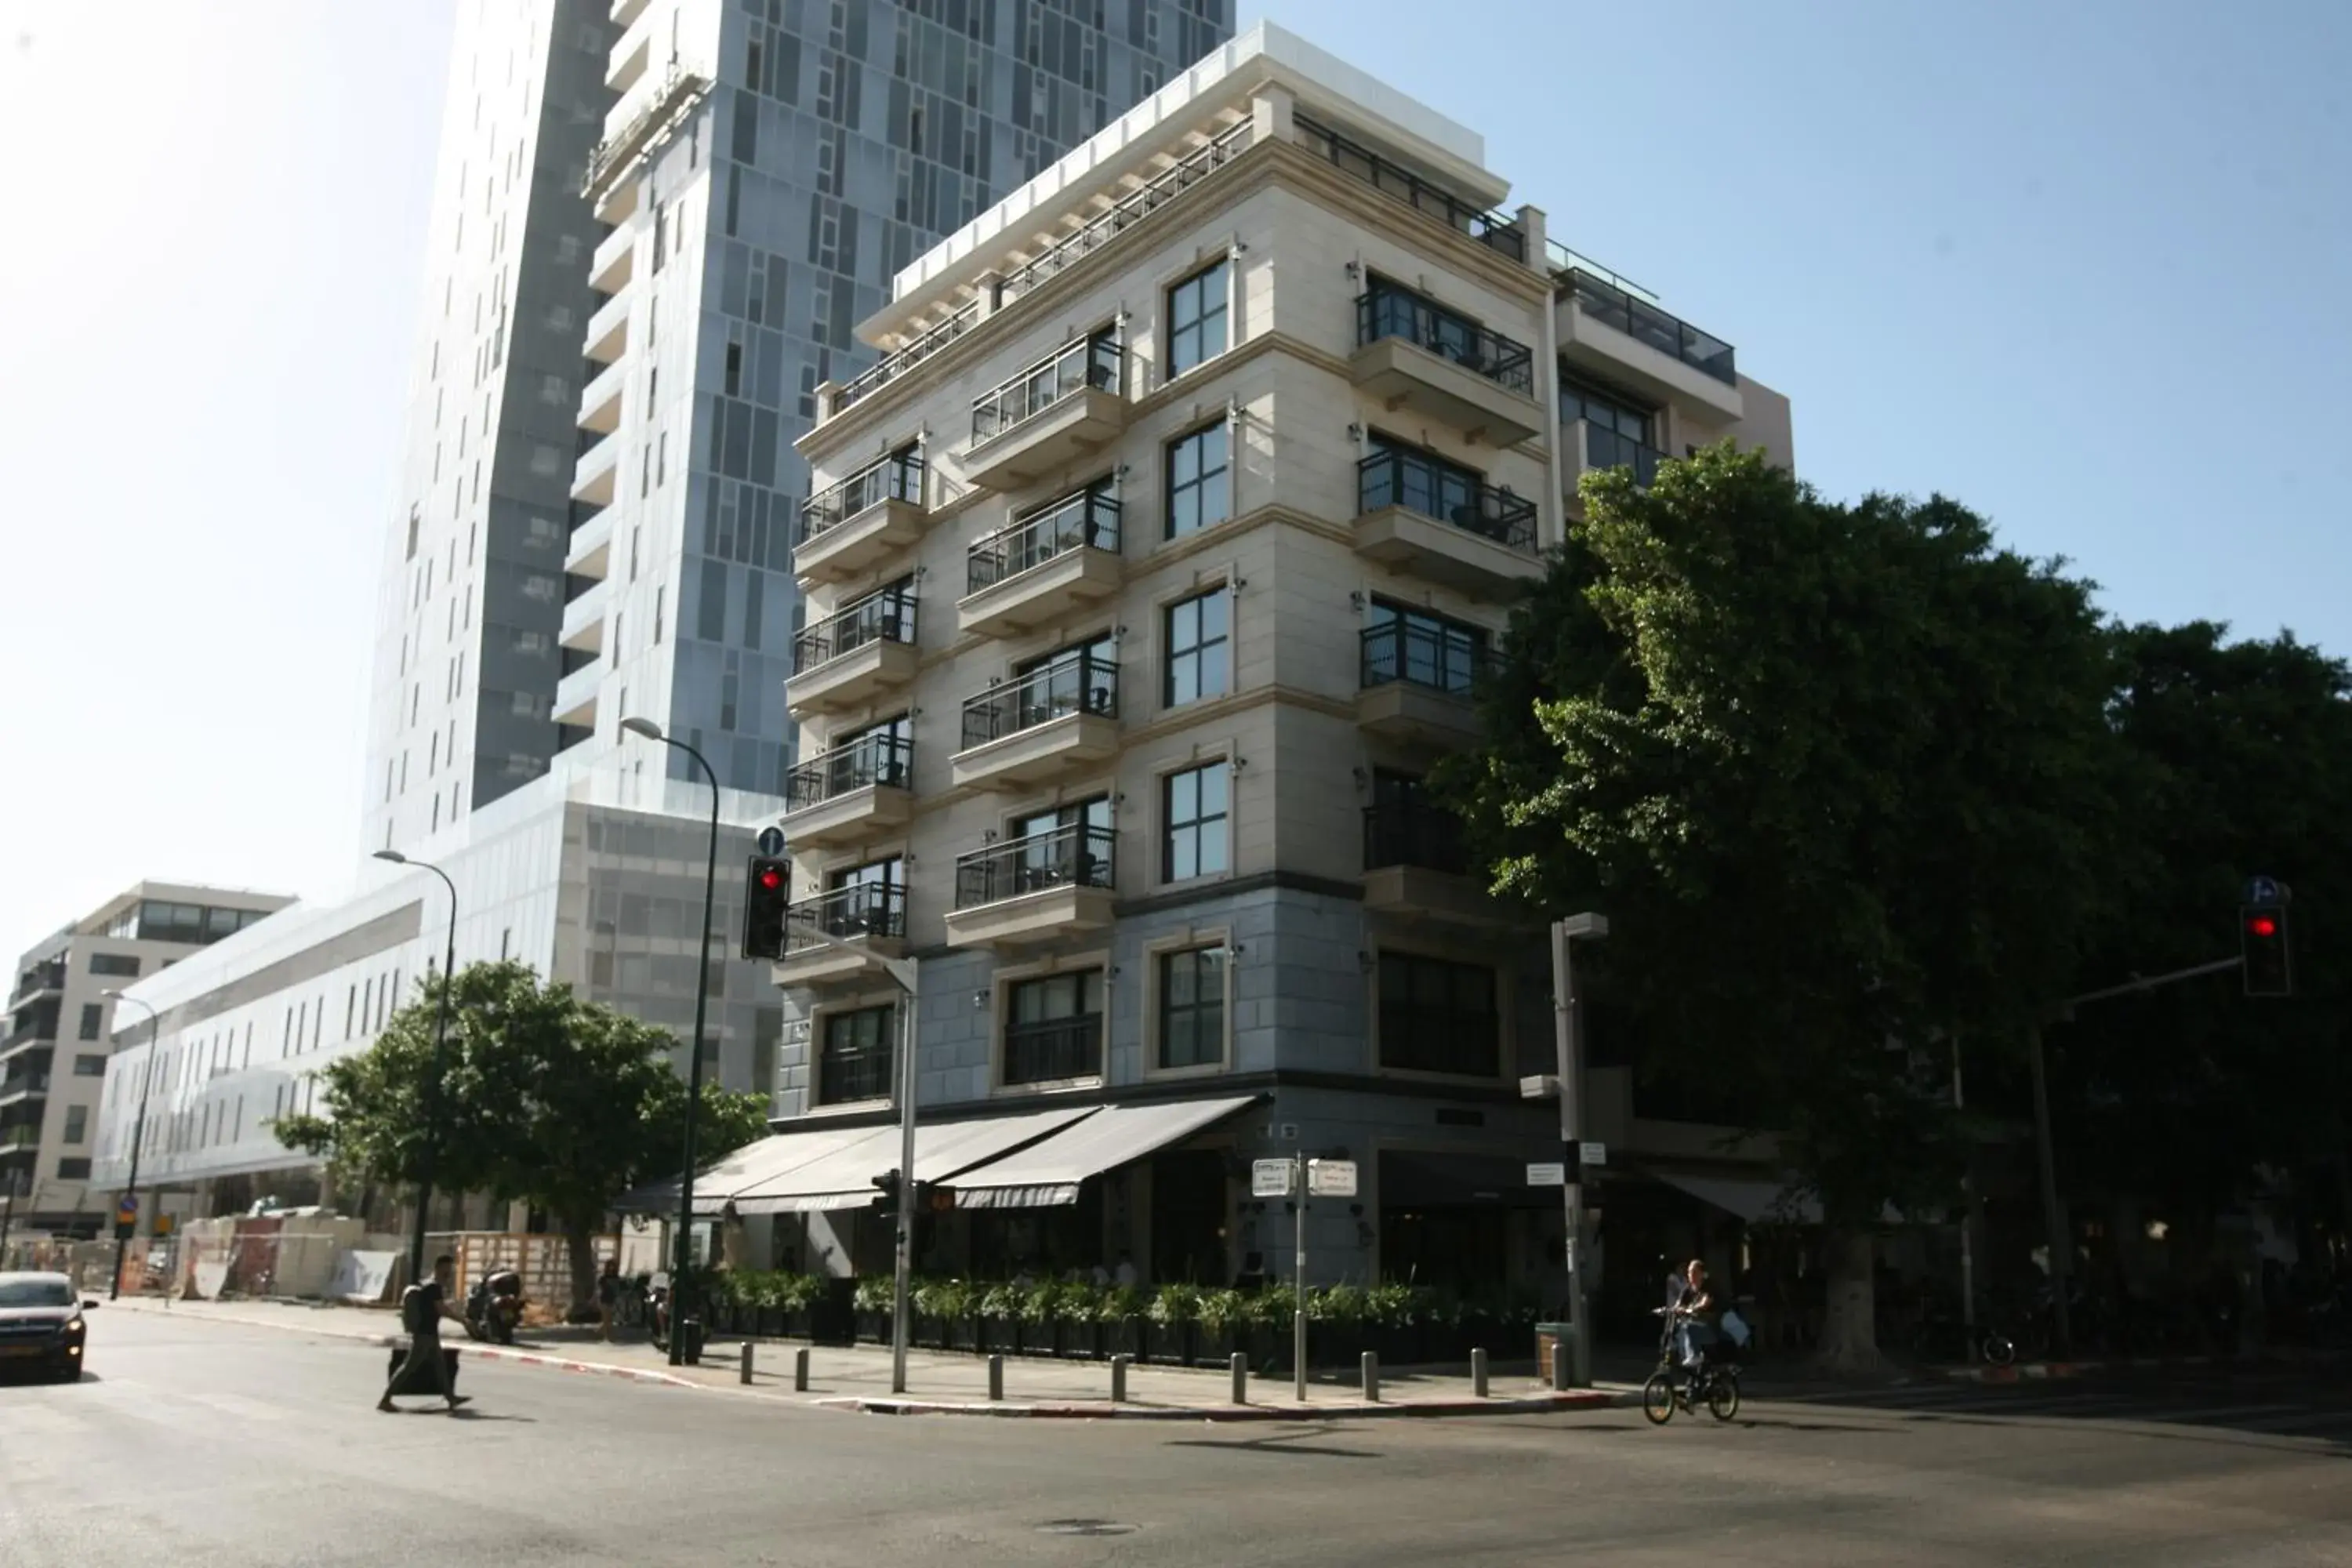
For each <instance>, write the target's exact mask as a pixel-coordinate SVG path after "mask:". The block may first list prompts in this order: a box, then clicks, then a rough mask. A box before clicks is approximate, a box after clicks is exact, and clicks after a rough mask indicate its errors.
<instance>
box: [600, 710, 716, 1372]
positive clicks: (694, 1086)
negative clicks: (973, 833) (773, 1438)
mask: <svg viewBox="0 0 2352 1568" xmlns="http://www.w3.org/2000/svg"><path fill="white" fill-rule="evenodd" d="M621 728H622V729H624V730H625V731H628V732H629V733H630V734H632V735H640V736H643V737H644V738H645V739H646V740H648V741H659V742H661V743H662V744H663V745H665V746H674V747H676V748H677V750H679V751H681V752H685V753H686V754H687V755H688V756H689V757H692V758H693V759H694V760H695V763H696V764H697V765H698V766H699V767H700V768H701V769H702V776H703V777H704V778H705V779H708V780H709V783H710V852H709V861H708V863H707V864H706V866H705V868H704V869H703V876H702V947H701V950H700V951H699V952H697V953H696V954H695V961H694V1054H693V1058H692V1060H691V1061H690V1062H689V1063H688V1066H687V1069H686V1168H685V1175H684V1176H683V1177H682V1178H681V1180H680V1182H679V1184H678V1192H677V1268H676V1270H675V1272H674V1274H673V1275H672V1279H673V1286H672V1289H671V1300H672V1301H673V1303H674V1305H673V1306H672V1308H671V1326H670V1335H669V1363H670V1365H672V1366H683V1365H685V1364H686V1336H685V1335H684V1334H682V1333H680V1332H679V1331H678V1325H679V1324H681V1323H683V1322H684V1321H686V1314H687V1311H688V1308H689V1307H690V1306H691V1305H692V1303H690V1302H689V1301H688V1300H687V1299H686V1290H685V1289H684V1287H685V1285H686V1282H687V1280H688V1278H689V1276H690V1274H691V1268H690V1266H691V1265H692V1263H693V1261H694V1132H695V1125H696V1123H698V1121H701V1120H702V1025H703V1016H704V1013H705V1011H706V1009H707V1008H708V1006H709V1000H710V905H711V900H713V898H715V897H716V895H717V893H718V889H719V775H718V774H717V773H714V772H713V771H712V770H711V766H710V760H709V758H708V757H705V756H704V755H703V754H702V753H701V752H698V751H696V750H695V749H694V748H693V747H692V746H689V745H688V744H687V743H686V742H684V741H681V740H678V739H677V738H676V737H675V736H670V735H665V734H663V733H662V727H661V726H660V725H658V724H656V723H655V722H654V721H652V720H650V719H624V720H622V721H621Z"/></svg>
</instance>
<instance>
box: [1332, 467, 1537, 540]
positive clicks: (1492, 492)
mask: <svg viewBox="0 0 2352 1568" xmlns="http://www.w3.org/2000/svg"><path fill="white" fill-rule="evenodd" d="M1356 480H1357V495H1356V500H1357V509H1358V510H1359V512H1372V511H1378V510H1381V508H1382V507H1389V506H1401V507H1404V508H1406V509H1408V510H1412V511H1417V512H1419V513H1421V514H1422V515H1423V517H1433V518H1435V519H1437V520H1438V521H1440V522H1448V523H1452V524H1453V525H1454V527H1456V528H1458V529H1460V530H1462V531H1464V532H1465V533H1475V534H1476V535H1478V536H1479V537H1480V538H1481V539H1491V540H1493V541H1494V542H1496V543H1497V544H1500V545H1502V546H1504V547H1505V548H1506V549H1509V550H1517V551H1518V552H1522V553H1523V554H1528V555H1532V554H1534V553H1535V550H1536V503H1535V502H1534V501H1532V500H1528V499H1527V498H1526V497H1524V496H1515V495H1513V494H1511V493H1510V492H1509V491H1508V490H1505V489H1497V488H1496V487H1495V486H1493V485H1490V484H1488V483H1486V480H1484V479H1480V478H1479V477H1478V476H1477V475H1475V474H1473V473H1471V472H1469V471H1468V470H1467V469H1465V468H1455V467H1454V465H1452V464H1451V463H1445V462H1441V461H1439V460H1438V459H1436V458H1431V457H1429V456H1428V455H1426V454H1425V453H1421V452H1415V451H1412V450H1411V449H1409V448H1406V447H1389V448H1388V449H1386V450H1384V451H1378V452H1374V453H1373V454H1372V455H1371V456H1370V457H1369V458H1365V459H1364V460H1363V461H1361V462H1360V463H1358V464H1357V465H1356Z"/></svg>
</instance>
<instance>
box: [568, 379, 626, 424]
mask: <svg viewBox="0 0 2352 1568" xmlns="http://www.w3.org/2000/svg"><path fill="white" fill-rule="evenodd" d="M627 379H628V367H626V366H625V365H622V364H618V363H614V364H608V365H606V366H605V367H604V369H603V370H601V371H599V372H597V373H596V376H595V379H594V380H593V381H591V382H589V384H587V385H586V386H584V387H583V388H581V390H580V418H579V426H580V428H582V429H583V430H593V431H594V432H596V433H597V434H598V435H600V436H610V435H611V434H612V433H613V432H614V431H615V430H617V429H619V428H620V427H621V384H622V383H623V382H625V381H626V380H627Z"/></svg>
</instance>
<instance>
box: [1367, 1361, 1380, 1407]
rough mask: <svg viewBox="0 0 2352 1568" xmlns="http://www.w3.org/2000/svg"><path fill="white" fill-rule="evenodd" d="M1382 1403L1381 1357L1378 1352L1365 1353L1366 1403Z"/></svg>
mask: <svg viewBox="0 0 2352 1568" xmlns="http://www.w3.org/2000/svg"><path fill="white" fill-rule="evenodd" d="M1380 1402H1381V1357H1380V1352H1378V1351H1366V1352H1364V1403H1365V1404H1367V1405H1378V1404H1379V1403H1380Z"/></svg>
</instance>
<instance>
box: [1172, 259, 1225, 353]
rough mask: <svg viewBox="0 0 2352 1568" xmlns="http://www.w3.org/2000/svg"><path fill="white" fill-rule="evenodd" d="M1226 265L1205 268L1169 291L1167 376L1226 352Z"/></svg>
mask: <svg viewBox="0 0 2352 1568" xmlns="http://www.w3.org/2000/svg"><path fill="white" fill-rule="evenodd" d="M1230 271H1231V268H1230V267H1229V265H1228V264H1227V263H1225V262H1223V261H1220V262H1218V263H1217V264H1216V265H1215V266H1213V267H1204V268H1202V269H1201V270H1200V271H1198V272H1195V273H1193V274H1192V276H1191V277H1190V278H1187V279H1184V281H1182V282H1181V283H1179V284H1177V285H1176V287H1174V288H1173V289H1170V290H1168V375H1169V377H1170V379H1171V380H1172V379H1174V378H1175V377H1177V376H1180V375H1181V374H1184V373H1185V372H1186V371H1188V370H1191V369H1192V367H1193V366H1194V365H1196V364H1200V363H1203V362H1205V361H1208V360H1212V359H1214V358H1216V356H1217V355H1219V354H1221V353H1224V352H1225V336H1226V333H1225V315H1226V308H1225V280H1226V278H1227V276H1228V274H1229V272H1230Z"/></svg>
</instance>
